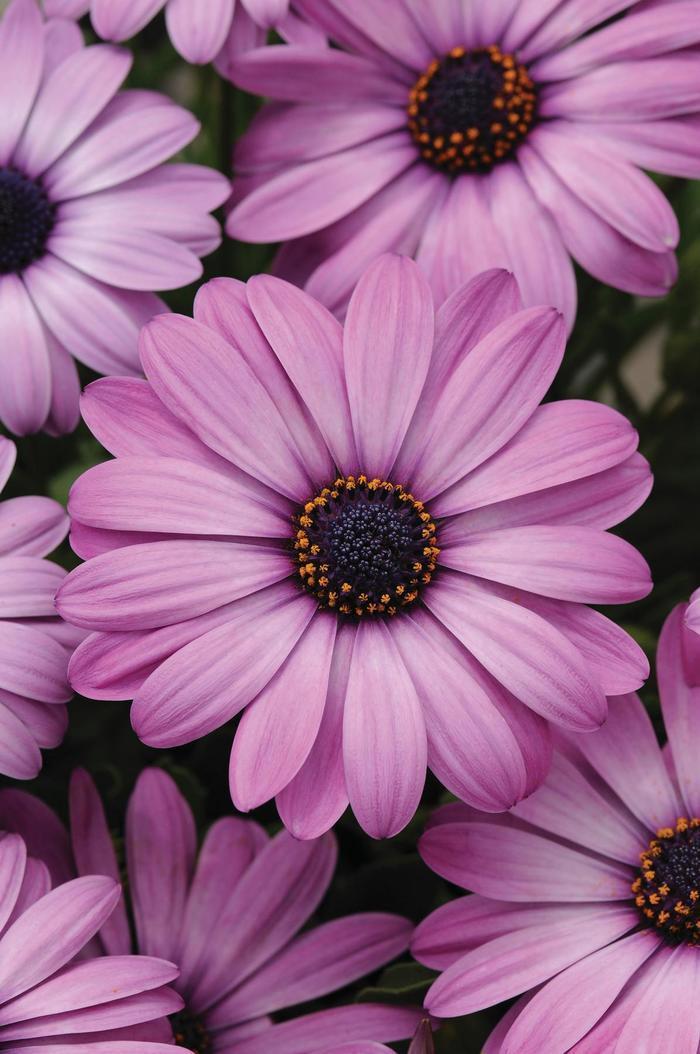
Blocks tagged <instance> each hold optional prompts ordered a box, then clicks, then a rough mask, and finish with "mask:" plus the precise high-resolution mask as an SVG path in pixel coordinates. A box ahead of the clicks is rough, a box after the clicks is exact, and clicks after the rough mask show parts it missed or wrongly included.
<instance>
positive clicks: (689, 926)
mask: <svg viewBox="0 0 700 1054" xmlns="http://www.w3.org/2000/svg"><path fill="white" fill-rule="evenodd" d="M632 892H633V893H634V894H635V904H636V905H637V908H638V909H639V913H640V915H641V918H642V921H643V922H645V923H646V924H647V925H649V926H653V927H654V928H655V929H657V930H659V931H660V932H661V934H662V936H663V937H664V939H665V940H666V941H667V942H668V943H669V944H680V943H682V942H685V943H687V944H699V943H700V819H699V818H698V817H693V818H692V819H690V820H689V819H687V818H686V817H685V816H681V817H680V818H679V819H678V820H677V821H676V823H675V826H673V827H661V828H660V829H659V830H658V831H657V832H656V838H652V840H651V842H650V843H649V845H648V847H647V848H646V849H645V850H644V852H643V853H642V854H641V866H640V869H639V875H638V876H637V878H635V880H634V882H633V883H632Z"/></svg>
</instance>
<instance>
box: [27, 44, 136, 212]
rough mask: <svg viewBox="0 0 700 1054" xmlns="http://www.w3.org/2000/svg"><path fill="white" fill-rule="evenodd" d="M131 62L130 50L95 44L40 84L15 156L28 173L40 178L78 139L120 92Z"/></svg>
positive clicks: (58, 67)
mask: <svg viewBox="0 0 700 1054" xmlns="http://www.w3.org/2000/svg"><path fill="white" fill-rule="evenodd" d="M131 62H132V59H131V55H130V54H129V52H128V51H122V50H120V49H117V48H113V47H109V46H108V45H96V46H95V47H89V48H81V49H80V50H79V51H76V52H73V54H71V55H69V56H68V58H67V59H65V60H64V61H63V62H62V63H61V64H60V65H59V66H57V67H56V69H55V70H54V71H53V73H52V74H51V75H50V76H49V77H48V78H47V79H46V81H45V82H44V84H43V85H42V86H41V89H40V91H39V94H38V95H37V98H36V102H35V104H34V108H33V110H32V113H31V116H30V118H29V120H28V122H27V125H26V127H25V129H24V131H23V133H22V138H21V139H20V142H19V144H18V146H17V149H16V151H15V154H14V158H13V160H14V162H15V163H16V164H17V165H18V166H19V167H20V168H21V170H22V171H23V172H24V173H25V174H26V175H28V176H31V177H32V178H36V177H37V176H40V175H41V174H42V173H43V172H45V171H46V170H47V168H49V167H50V166H51V165H52V164H53V162H54V161H56V160H57V159H58V158H59V157H60V156H61V155H62V154H64V153H65V151H66V150H67V149H68V148H69V147H70V146H71V145H72V144H73V143H74V142H75V141H76V140H77V139H78V138H79V136H80V135H81V134H82V133H83V132H84V131H85V129H86V128H87V127H88V126H89V125H90V124H91V123H92V122H93V121H94V120H95V118H96V117H97V116H98V115H99V114H100V113H101V112H102V111H103V110H104V108H105V106H106V105H107V103H109V101H110V100H111V99H112V98H113V96H114V95H115V93H116V92H117V91H118V89H119V88H120V86H121V84H122V82H123V80H124V78H125V77H126V75H127V73H128V72H129V68H130V66H131ZM54 200H55V199H54Z"/></svg>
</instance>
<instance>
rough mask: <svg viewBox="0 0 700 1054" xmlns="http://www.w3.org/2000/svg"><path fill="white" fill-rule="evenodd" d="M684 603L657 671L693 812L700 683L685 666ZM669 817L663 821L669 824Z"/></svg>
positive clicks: (665, 635) (667, 631)
mask: <svg viewBox="0 0 700 1054" xmlns="http://www.w3.org/2000/svg"><path fill="white" fill-rule="evenodd" d="M686 633H688V630H686V629H685V628H684V626H683V607H682V605H678V606H677V607H676V608H674V610H673V611H672V612H671V614H670V615H669V617H668V618H667V619H666V622H665V623H664V626H663V629H662V630H661V636H660V637H659V646H658V651H657V655H656V675H657V679H658V683H659V694H660V696H661V709H662V713H663V717H664V724H665V725H666V733H667V735H668V741H669V744H670V747H671V753H672V755H673V765H674V768H675V770H676V775H677V776H678V783H679V786H680V792H681V796H682V798H683V801H684V802H685V805H686V808H687V809H688V810H689V813H690V815H691V816H696V815H697V813H698V809H700V772H698V765H697V743H698V737H700V686H698V685H692V684H691V683H689V678H688V676H687V673H686V670H685V666H684V661H683V660H684V654H683V652H684V648H683V644H684V641H683V638H684V635H685V634H686ZM668 820H669V818H668V817H667V818H666V820H664V821H663V824H664V825H665V824H666V823H668Z"/></svg>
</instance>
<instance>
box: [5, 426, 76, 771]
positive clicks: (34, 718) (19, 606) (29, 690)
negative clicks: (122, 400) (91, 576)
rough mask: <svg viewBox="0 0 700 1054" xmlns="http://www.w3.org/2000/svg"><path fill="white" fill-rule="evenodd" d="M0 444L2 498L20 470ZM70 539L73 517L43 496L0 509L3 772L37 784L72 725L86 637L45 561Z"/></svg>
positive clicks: (59, 573) (59, 572) (10, 450)
mask: <svg viewBox="0 0 700 1054" xmlns="http://www.w3.org/2000/svg"><path fill="white" fill-rule="evenodd" d="M15 456H16V450H15V445H14V443H11V442H10V440H9V439H3V438H2V437H0V493H2V490H3V487H4V486H5V483H6V482H7V480H8V478H9V476H10V473H11V471H12V468H13V465H14V463H15ZM67 533H68V517H67V516H66V514H65V512H64V510H63V509H62V508H61V506H60V505H59V504H58V502H56V501H52V500H51V499H50V498H43V497H26V498H10V499H9V500H5V501H2V502H0V773H2V774H3V775H5V776H12V777H13V778H14V779H25V780H26V779H32V778H33V777H34V776H36V774H37V773H38V771H39V769H40V768H41V748H46V747H56V746H58V744H59V743H60V742H61V740H62V739H63V734H64V732H65V730H66V725H67V723H68V714H67V712H66V707H65V705H64V704H65V703H67V702H68V700H69V699H70V697H71V696H72V694H73V692H72V690H71V688H70V686H69V684H68V677H67V671H68V659H69V657H70V655H71V652H72V651H73V649H74V648H75V646H76V644H78V643H79V642H80V641H81V640H82V639H83V638H84V637H85V632H84V631H81V630H77V631H76V628H75V627H74V626H68V625H66V623H64V622H63V621H62V620H61V619H60V618H59V617H58V615H57V614H56V608H55V605H54V594H55V592H56V589H57V588H58V586H59V585H60V583H61V582H62V581H63V578H64V577H65V574H66V572H65V571H64V570H63V568H61V567H59V566H58V565H57V564H53V563H51V562H50V561H48V560H44V559H43V557H45V556H46V555H47V554H48V553H50V552H52V551H53V550H54V549H55V548H56V546H57V545H60V543H61V542H62V541H63V539H64V538H65V536H66V534H67Z"/></svg>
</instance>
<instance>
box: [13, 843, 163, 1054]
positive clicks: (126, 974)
mask: <svg viewBox="0 0 700 1054" xmlns="http://www.w3.org/2000/svg"><path fill="white" fill-rule="evenodd" d="M120 898H121V889H120V887H119V884H118V883H117V882H115V881H114V880H113V879H111V878H106V877H105V876H104V875H95V874H90V875H85V876H84V877H81V878H76V879H73V880H72V881H68V882H65V883H63V884H61V885H58V886H56V887H55V888H54V889H52V888H51V881H50V876H49V871H48V869H47V867H46V865H45V864H44V863H43V862H42V861H41V860H40V859H35V858H34V857H33V856H28V855H27V846H26V844H25V842H24V841H23V839H22V838H20V837H19V835H17V834H4V833H0V1051H2V1052H3V1054H76V1052H77V1051H81V1050H85V1051H89V1052H90V1054H168V1052H169V1051H172V1049H173V1048H172V1031H171V1029H170V1026H169V1024H168V1022H167V1020H166V1017H165V1015H169V1014H174V1013H177V1012H178V1011H179V1010H180V1009H181V1007H182V999H181V998H180V996H179V995H177V993H176V992H174V991H173V990H172V989H171V988H168V987H166V985H168V984H169V983H170V982H171V981H174V980H175V978H176V977H177V967H175V966H173V964H172V963H170V962H165V961H164V960H162V959H160V958H154V957H151V956H142V955H130V954H128V953H125V954H119V953H115V954H109V953H108V954H107V955H98V954H96V953H95V951H94V950H93V948H92V947H91V946H90V942H91V940H92V939H93V937H94V936H95V934H97V932H98V931H99V930H100V929H101V927H108V926H110V925H112V922H111V920H112V919H113V918H114V915H115V913H117V912H118V911H119V910H120V903H121V900H120ZM86 956H87V958H86Z"/></svg>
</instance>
